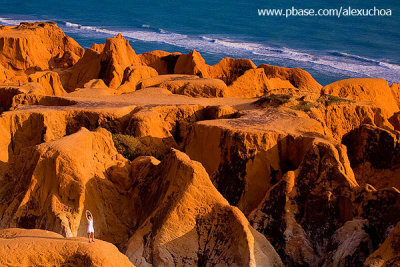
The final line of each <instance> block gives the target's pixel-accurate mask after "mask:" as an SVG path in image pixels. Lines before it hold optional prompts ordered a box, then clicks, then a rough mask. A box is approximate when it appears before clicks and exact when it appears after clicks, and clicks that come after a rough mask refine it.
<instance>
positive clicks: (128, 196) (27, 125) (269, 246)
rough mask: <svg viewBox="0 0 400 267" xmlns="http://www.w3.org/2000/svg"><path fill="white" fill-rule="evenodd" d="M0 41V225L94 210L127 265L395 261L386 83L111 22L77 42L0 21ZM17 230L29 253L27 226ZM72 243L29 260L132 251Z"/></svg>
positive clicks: (396, 213) (49, 30)
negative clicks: (172, 44)
mask: <svg viewBox="0 0 400 267" xmlns="http://www.w3.org/2000/svg"><path fill="white" fill-rule="evenodd" d="M37 42H42V43H43V45H41V46H38V45H36V44H37ZM0 44H1V46H0V83H1V84H0V105H1V112H2V113H1V114H0V226H1V228H13V227H19V228H38V229H44V230H49V231H54V232H56V233H58V234H61V235H63V236H67V237H76V236H85V234H86V233H85V227H86V222H85V219H84V216H83V215H82V214H84V211H85V210H86V209H90V210H91V211H92V213H93V215H94V218H95V228H96V235H97V237H98V238H100V239H102V240H104V241H107V242H110V243H112V244H114V245H116V246H117V247H118V249H119V250H120V251H121V252H122V253H124V254H125V255H126V256H127V257H128V258H129V260H130V261H131V263H133V264H135V265H136V266H171V265H177V266H182V265H201V266H215V265H224V266H283V265H285V266H362V265H363V264H364V265H365V266H390V265H391V264H392V265H393V264H398V263H399V260H398V259H399V257H400V255H399V250H398V249H397V248H396V246H395V245H393V244H394V243H395V242H396V240H397V239H398V238H397V236H396V235H398V234H397V232H398V222H399V220H400V191H399V189H400V188H399V186H400V182H399V181H400V176H399V175H398V173H399V164H398V158H399V157H398V154H399V149H398V148H399V145H398V144H399V133H400V132H399V131H398V130H399V129H400V126H399V125H400V122H399V107H398V102H399V97H398V96H399V92H398V86H397V84H393V85H391V86H390V87H389V84H388V83H387V82H386V81H384V80H382V79H367V78H365V79H347V80H342V81H337V82H335V83H332V84H329V85H326V86H321V85H320V84H319V83H318V82H317V81H315V79H313V78H312V76H311V75H310V74H309V73H307V72H306V71H304V70H301V69H297V68H296V69H289V68H283V67H277V66H271V65H267V64H261V65H260V66H256V65H254V63H253V62H251V60H247V59H232V58H225V59H222V60H221V61H220V62H219V63H217V64H215V65H213V66H210V65H207V64H206V63H205V60H204V59H203V58H202V57H201V55H200V53H198V52H197V51H190V52H189V53H188V54H180V53H168V52H164V51H152V52H147V53H144V54H136V53H135V51H134V50H133V48H132V47H131V46H130V44H129V42H128V41H127V40H126V39H124V38H123V37H122V36H121V35H118V36H115V37H114V38H109V39H107V40H106V41H105V44H93V45H92V46H91V48H89V49H86V50H85V51H84V49H83V48H81V47H80V46H79V45H78V44H77V43H76V42H75V41H74V40H72V39H71V38H69V37H67V36H65V34H64V33H63V32H62V31H61V30H60V29H59V28H58V27H57V26H56V24H54V23H49V22H43V23H23V24H21V25H19V26H2V27H1V28H0ZM396 225H397V226H396ZM393 229H394V230H393ZM2 231H4V233H6V234H9V233H11V232H12V235H13V236H15V233H17V235H19V233H22V232H20V231H23V230H15V229H12V230H2ZM10 231H11V232H10ZM13 231H14V232H15V233H14V232H13ZM26 231H34V230H26ZM27 233H28V232H27ZM32 233H36V232H32ZM29 234H31V233H30V232H29ZM45 235H46V234H45ZM54 235H55V234H54ZM43 238H49V237H47V236H44V237H43ZM58 238H59V239H60V240H58ZM396 238H397V239H396ZM0 239H1V238H0ZM15 239H16V240H8V241H7V240H5V241H4V240H3V241H4V242H3V241H2V240H0V243H1V242H3V244H4V246H9V245H12V244H14V243H15V242H16V243H18V242H21V243H18V244H21V245H18V246H17V247H15V250H13V251H14V252H15V253H20V255H21V257H22V258H23V259H25V258H31V256H30V254H29V253H30V252H29V253H28V252H26V251H25V252H24V250H25V247H26V246H29V242H36V241H35V240H36V239H35V237H32V238H31V239H29V240H25V239H24V240H22V239H21V240H19V239H18V238H15ZM17 239H18V240H17ZM72 240H75V239H69V238H67V239H65V240H64V239H63V238H61V237H60V236H58V235H57V240H55V241H54V242H55V243H54V247H52V248H49V247H46V248H45V247H43V250H46V251H47V252H46V253H55V254H56V255H58V256H57V257H59V261H58V262H59V263H57V262H56V263H54V262H51V261H48V262H42V263H40V264H55V265H57V264H61V262H63V261H64V262H65V261H68V259H70V260H71V261H73V262H72V263H76V264H78V263H77V261H78V260H85V261H88V262H89V261H91V262H99V261H103V264H102V263H99V266H100V265H104V262H106V261H107V260H113V259H115V262H114V261H113V263H115V264H116V263H117V262H121V263H120V265H119V266H129V264H130V263H125V260H127V259H126V257H125V256H123V255H120V253H119V252H118V251H116V249H115V247H113V246H112V245H111V244H107V243H104V242H102V243H101V246H100V245H99V246H98V247H97V245H96V248H91V247H90V246H89V245H88V244H84V245H79V246H83V247H85V250H86V249H88V251H91V252H90V253H94V254H95V255H98V257H99V258H96V257H97V256H94V257H89V256H87V255H86V254H84V253H83V254H79V255H80V256H79V257H78V258H76V254H74V253H75V252H74V249H73V248H75V247H74V246H75V245H76V244H75V243H74V242H73V241H72ZM76 240H79V242H83V241H81V240H80V239H76ZM7 242H9V243H7ZM13 242H14V243H13ZM103 244H104V245H103ZM0 245H2V244H0ZM41 246H42V245H41ZM43 246H44V245H43ZM70 247H71V249H70ZM102 251H103V252H104V251H106V252H104V253H109V251H113V252H112V253H111V255H110V256H109V258H107V259H106V258H101V257H103V256H105V255H101V253H102ZM10 253H11V252H10ZM3 256H4V257H6V256H7V255H6V254H4V255H3ZM3 256H1V257H0V260H1V259H2V258H3ZM107 257H108V256H107ZM124 257H125V258H124ZM32 259H34V258H31V260H32ZM43 259H46V257H44V258H43ZM43 259H42V260H43ZM31 264H36V261H35V262H34V261H32V262H31ZM37 264H39V263H37ZM96 264H97V263H96ZM96 264H95V266H97V265H96ZM385 264H386V265H385Z"/></svg>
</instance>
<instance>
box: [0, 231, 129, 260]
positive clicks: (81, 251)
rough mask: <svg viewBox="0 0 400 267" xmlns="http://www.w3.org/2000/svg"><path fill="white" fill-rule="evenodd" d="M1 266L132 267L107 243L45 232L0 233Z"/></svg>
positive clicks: (124, 257)
mask: <svg viewBox="0 0 400 267" xmlns="http://www.w3.org/2000/svg"><path fill="white" fill-rule="evenodd" d="M0 264H1V265H2V266H93V267H97V266H98V267H100V266H110V267H113V266H115V267H121V266H126V267H129V266H134V265H133V264H132V263H131V262H130V261H129V259H128V258H127V257H126V256H125V255H123V254H122V253H121V252H119V251H118V249H117V248H116V247H115V246H113V245H112V244H110V243H107V242H104V241H101V240H96V242H94V243H89V242H88V241H87V239H86V238H82V237H80V238H64V237H63V236H62V235H59V234H56V233H54V232H49V231H44V230H36V229H32V230H26V229H17V228H11V229H4V230H0Z"/></svg>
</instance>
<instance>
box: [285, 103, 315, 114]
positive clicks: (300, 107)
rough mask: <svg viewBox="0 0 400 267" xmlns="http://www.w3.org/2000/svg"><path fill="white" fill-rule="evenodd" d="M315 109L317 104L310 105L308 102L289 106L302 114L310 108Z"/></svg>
mask: <svg viewBox="0 0 400 267" xmlns="http://www.w3.org/2000/svg"><path fill="white" fill-rule="evenodd" d="M317 107H318V104H316V103H312V102H309V101H303V102H301V103H299V104H297V105H295V106H291V107H290V108H291V109H294V110H302V111H304V112H310V111H311V109H312V108H317Z"/></svg>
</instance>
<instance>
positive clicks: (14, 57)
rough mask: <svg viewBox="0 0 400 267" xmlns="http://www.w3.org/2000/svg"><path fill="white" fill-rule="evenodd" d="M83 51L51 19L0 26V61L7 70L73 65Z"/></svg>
mask: <svg viewBox="0 0 400 267" xmlns="http://www.w3.org/2000/svg"><path fill="white" fill-rule="evenodd" d="M83 52H84V50H83V48H82V47H80V46H79V45H78V43H77V42H76V41H75V40H73V39H72V38H70V37H68V36H66V35H65V34H64V33H63V31H62V30H61V29H60V28H58V27H57V25H56V23H54V22H35V23H26V22H23V23H21V24H20V25H18V26H1V28H0V62H1V63H2V65H3V66H4V67H5V68H6V69H8V70H14V71H37V70H42V71H44V70H49V69H54V68H66V67H70V66H72V65H74V64H75V63H76V62H77V61H78V60H79V58H80V57H81V56H82V55H83Z"/></svg>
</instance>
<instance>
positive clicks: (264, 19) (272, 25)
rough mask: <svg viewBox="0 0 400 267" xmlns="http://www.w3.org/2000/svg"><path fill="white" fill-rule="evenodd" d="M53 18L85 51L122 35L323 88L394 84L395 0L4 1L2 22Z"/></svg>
mask: <svg viewBox="0 0 400 267" xmlns="http://www.w3.org/2000/svg"><path fill="white" fill-rule="evenodd" d="M292 6H293V7H294V8H296V9H305V8H307V9H310V8H313V9H315V10H317V9H331V8H332V9H333V8H340V7H343V8H347V7H349V6H350V7H351V8H355V9H357V8H358V9H361V8H368V9H369V8H373V7H374V6H376V8H379V9H391V16H368V17H364V16H353V17H344V16H343V17H340V18H338V17H335V16H324V17H319V16H315V17H310V16H308V17H304V16H297V17H294V16H292V17H288V18H286V17H283V16H259V15H258V9H272V8H277V9H278V8H282V9H290V8H292ZM45 20H50V21H55V22H57V24H58V25H59V27H60V28H61V29H62V30H63V31H64V32H65V33H66V34H67V35H69V36H71V37H73V38H74V39H75V40H76V41H77V42H78V43H79V44H80V45H82V46H83V47H85V48H88V47H90V45H91V44H92V43H94V42H96V43H104V41H105V38H109V37H112V36H114V35H116V34H117V33H119V32H121V33H122V35H123V36H124V37H125V38H128V39H129V41H130V43H131V45H132V47H133V48H134V49H135V51H136V52H137V53H143V52H146V51H151V50H165V51H169V52H176V51H177V52H183V53H187V51H188V50H191V49H196V50H197V51H199V52H200V53H201V54H202V55H203V57H204V58H205V60H206V62H207V63H208V64H215V63H216V62H218V61H219V60H221V59H222V58H223V57H226V56H229V57H235V58H249V59H251V60H253V61H254V63H255V64H261V63H267V64H272V65H278V66H284V67H299V68H302V69H305V70H307V71H309V72H310V73H311V74H312V75H313V76H314V78H315V79H316V80H317V81H318V82H320V83H321V84H323V85H325V84H328V83H331V82H333V81H336V80H339V79H345V78H351V77H375V78H383V79H386V80H387V81H389V82H390V83H393V82H400V31H399V29H400V1H394V0H381V1H379V2H378V1H373V0H367V1H358V0H357V1H340V0H339V1H337V0H336V1H325V2H324V3H318V2H317V1H312V0H303V1H295V0H292V1H290V0H288V1H277V0H272V1H259V0H255V1H251V2H250V1H244V0H235V1H228V0H220V1H210V0H206V1H193V0H179V1H178V0H157V1H142V0H140V1H129V0H124V1H121V0H113V1H100V0H97V1H93V0H88V1H77V0H68V1H62V2H60V1H48V0H46V1H45V0H37V1H18V0H14V1H9V0H0V24H3V25H12V24H19V23H20V22H22V21H45Z"/></svg>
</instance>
